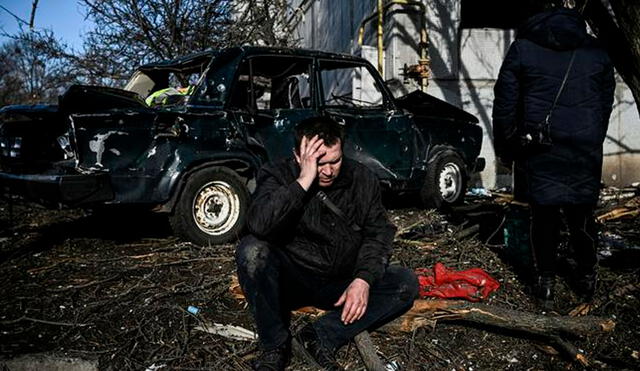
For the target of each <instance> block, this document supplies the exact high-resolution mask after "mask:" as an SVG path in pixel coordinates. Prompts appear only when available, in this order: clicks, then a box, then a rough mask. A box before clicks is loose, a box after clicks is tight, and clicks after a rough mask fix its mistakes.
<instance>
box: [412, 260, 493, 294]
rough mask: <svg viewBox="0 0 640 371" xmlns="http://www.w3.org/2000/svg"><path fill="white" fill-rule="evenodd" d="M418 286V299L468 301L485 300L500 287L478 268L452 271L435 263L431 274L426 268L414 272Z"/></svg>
mask: <svg viewBox="0 0 640 371" xmlns="http://www.w3.org/2000/svg"><path fill="white" fill-rule="evenodd" d="M415 272H416V275H417V276H418V282H419V284H420V297H421V298H424V297H427V296H435V297H438V298H445V299H447V298H462V299H466V300H469V301H480V300H482V299H486V298H487V296H489V294H490V293H492V292H494V291H496V290H497V289H498V288H499V287H500V283H498V281H496V280H495V279H494V278H493V277H491V276H490V275H489V274H488V273H487V272H485V271H484V270H482V269H480V268H471V269H467V270H465V271H459V272H457V271H454V270H450V269H448V268H447V267H445V266H444V264H442V263H436V264H435V265H434V266H433V272H431V271H430V270H428V269H426V268H417V269H416V270H415Z"/></svg>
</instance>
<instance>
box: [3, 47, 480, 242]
mask: <svg viewBox="0 0 640 371" xmlns="http://www.w3.org/2000/svg"><path fill="white" fill-rule="evenodd" d="M316 115H328V116H331V117H333V118H334V119H335V120H337V121H338V122H340V123H342V124H344V125H345V128H346V132H347V140H346V142H345V147H344V150H345V154H346V155H347V156H349V157H352V158H354V159H355V160H357V161H359V162H361V163H363V164H365V165H366V166H368V167H369V168H370V169H371V170H373V171H374V172H375V173H376V174H377V175H378V177H379V178H380V182H381V184H382V185H383V189H385V190H386V191H389V192H393V193H415V194H416V195H419V197H420V200H421V201H422V203H423V204H424V205H425V206H426V207H441V206H443V205H448V204H454V203H457V202H460V201H461V200H462V198H463V197H464V193H465V188H466V181H467V179H468V176H469V175H470V174H471V173H472V172H476V171H480V170H482V168H483V167H484V160H483V159H482V158H479V157H478V155H479V153H480V146H481V143H482V129H481V128H480V127H479V126H478V125H477V122H478V120H477V119H476V117H474V116H473V115H471V114H468V113H466V112H464V111H462V110H460V109H458V108H456V107H454V106H452V105H449V104H448V103H445V102H443V101H441V100H439V99H436V98H434V97H432V96H430V95H427V94H425V93H421V92H413V93H411V94H408V95H406V96H404V97H401V98H399V99H394V98H393V96H392V95H391V94H390V92H389V90H388V89H387V87H386V86H385V84H384V82H383V81H382V78H381V77H380V75H379V74H378V73H377V71H376V70H375V69H374V68H373V67H372V66H371V64H370V63H368V62H367V61H365V60H363V59H361V58H357V57H353V56H349V55H341V54H332V53H325V52H319V51H311V50H300V49H275V48H258V47H243V48H231V49H224V50H216V51H210V52H203V53H199V54H194V55H190V56H187V57H184V58H179V59H176V60H171V61H163V62H159V63H153V64H148V65H145V66H142V67H140V68H139V69H138V70H137V71H136V72H135V73H134V75H133V76H132V78H131V80H130V81H129V83H128V84H127V85H126V86H125V88H124V89H122V90H121V89H113V88H105V87H96V86H84V85H74V86H72V87H71V88H69V90H68V91H67V92H66V93H65V94H64V95H63V96H62V97H61V98H60V101H59V105H57V106H43V105H36V106H7V107H4V108H2V109H0V119H1V121H0V186H1V187H2V189H3V190H4V192H5V193H11V194H20V195H23V196H26V197H28V198H30V199H33V200H36V201H39V202H41V203H43V204H46V205H64V206H67V207H84V208H93V207H97V206H100V207H102V206H104V205H138V206H142V207H145V208H148V209H150V210H153V211H155V212H162V213H167V214H168V215H169V218H170V221H171V224H172V226H173V228H174V230H175V232H176V233H177V234H178V235H180V236H182V237H183V238H186V239H187V240H190V241H192V242H195V243H197V244H200V245H208V244H216V243H222V242H228V241H231V240H233V239H235V238H237V236H238V235H239V233H240V231H241V229H242V226H243V223H244V216H245V212H246V210H247V205H248V203H249V200H250V192H251V191H252V190H253V187H254V186H255V175H256V172H257V170H258V168H259V167H260V166H261V165H262V164H263V163H265V162H266V161H270V160H274V159H277V158H280V157H284V156H290V155H291V151H292V148H293V136H292V134H291V131H292V128H293V127H294V125H295V124H296V123H297V122H299V121H300V120H302V119H304V118H307V117H310V116H316Z"/></svg>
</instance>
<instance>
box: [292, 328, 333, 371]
mask: <svg viewBox="0 0 640 371" xmlns="http://www.w3.org/2000/svg"><path fill="white" fill-rule="evenodd" d="M295 339H296V340H297V341H298V342H299V343H300V345H301V346H302V349H300V351H301V352H302V353H304V356H305V358H307V361H309V362H311V363H316V365H315V366H319V367H321V368H322V369H323V370H328V371H341V370H344V369H343V368H342V367H341V366H340V364H338V362H337V361H336V354H335V353H336V352H335V350H334V349H330V348H327V347H325V346H323V345H322V344H321V343H320V339H319V338H318V334H317V333H316V330H315V329H314V328H313V326H312V325H311V324H308V325H306V326H304V327H303V328H302V329H300V331H298V333H297V334H296V336H295Z"/></svg>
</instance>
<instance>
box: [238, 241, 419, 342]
mask: <svg viewBox="0 0 640 371" xmlns="http://www.w3.org/2000/svg"><path fill="white" fill-rule="evenodd" d="M236 263H237V266H238V280H239V281H240V286H241V287H242V289H243V291H244V294H245V297H246V299H247V302H248V303H249V308H250V309H251V312H252V314H253V317H254V319H255V321H256V326H257V329H258V336H259V337H260V342H261V344H262V346H263V348H264V349H265V350H271V349H275V348H278V347H280V346H282V345H284V344H285V343H286V342H287V341H288V340H289V336H290V335H289V319H290V315H291V310H293V309H296V308H300V307H303V306H315V307H317V308H320V309H325V310H328V311H329V312H327V313H326V314H325V315H324V316H322V317H321V318H320V319H318V320H317V321H316V322H315V323H314V324H313V327H314V329H315V330H316V333H317V334H318V337H319V338H320V342H321V343H322V345H323V346H325V347H327V348H329V349H334V350H335V349H338V348H339V347H341V346H342V345H344V344H346V343H347V342H348V341H349V340H350V339H351V338H353V337H354V336H356V335H357V334H359V333H360V332H362V331H364V330H369V329H375V328H377V327H380V326H382V325H384V324H385V323H387V322H389V321H391V320H393V319H395V318H397V317H399V316H400V315H402V314H403V313H405V312H406V311H407V310H409V309H410V308H411V306H412V305H413V300H414V299H415V297H416V295H417V293H418V283H417V279H416V277H415V275H414V274H413V272H411V271H410V270H409V269H406V268H402V267H397V266H390V267H388V268H387V270H386V272H385V274H384V276H383V277H382V278H380V279H378V280H377V281H376V282H374V283H373V284H372V285H371V287H370V289H369V302H368V304H367V310H366V312H365V314H364V316H362V318H361V319H359V320H357V321H355V322H353V323H352V324H349V325H345V324H343V323H342V321H341V320H340V315H341V313H342V307H339V308H336V307H335V306H334V303H335V302H336V301H338V299H339V298H340V296H341V295H342V293H343V292H344V290H345V289H346V288H347V287H348V286H349V284H350V283H351V282H352V281H353V278H345V279H339V280H327V279H321V278H319V277H318V276H317V275H314V274H313V273H310V272H308V271H306V270H303V269H301V268H300V267H296V266H295V264H293V263H292V262H291V261H290V260H289V259H288V257H287V256H286V255H285V254H284V253H283V252H282V250H280V249H278V247H276V246H273V245H271V244H269V243H268V242H265V241H262V240H259V239H257V238H256V237H254V236H251V235H249V236H246V237H245V238H243V239H242V241H240V244H239V245H238V248H237V250H236Z"/></svg>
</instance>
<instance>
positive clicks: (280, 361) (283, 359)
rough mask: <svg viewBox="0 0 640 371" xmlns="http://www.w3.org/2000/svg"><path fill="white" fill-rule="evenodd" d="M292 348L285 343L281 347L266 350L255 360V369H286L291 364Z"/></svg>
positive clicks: (281, 370) (280, 370) (272, 370)
mask: <svg viewBox="0 0 640 371" xmlns="http://www.w3.org/2000/svg"><path fill="white" fill-rule="evenodd" d="M290 356H291V350H290V349H289V347H288V346H286V345H283V346H281V347H280V348H276V349H271V350H265V351H263V352H262V354H260V356H259V357H258V359H256V360H255V361H254V362H253V365H252V366H253V369H254V370H257V371H284V369H285V367H287V365H288V364H289V357H290Z"/></svg>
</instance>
